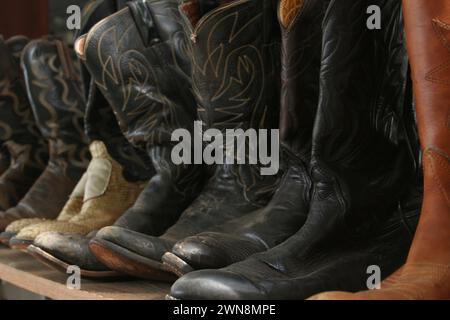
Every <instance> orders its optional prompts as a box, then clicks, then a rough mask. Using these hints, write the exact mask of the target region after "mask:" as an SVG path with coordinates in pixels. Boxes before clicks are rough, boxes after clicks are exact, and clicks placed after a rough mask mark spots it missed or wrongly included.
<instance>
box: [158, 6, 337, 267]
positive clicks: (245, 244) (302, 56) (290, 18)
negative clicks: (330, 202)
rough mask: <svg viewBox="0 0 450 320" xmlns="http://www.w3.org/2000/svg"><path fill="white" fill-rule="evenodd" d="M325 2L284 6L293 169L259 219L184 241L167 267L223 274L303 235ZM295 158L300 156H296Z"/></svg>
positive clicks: (284, 106)
mask: <svg viewBox="0 0 450 320" xmlns="http://www.w3.org/2000/svg"><path fill="white" fill-rule="evenodd" d="M328 2H329V1H328V0H325V1H309V0H307V1H291V0H288V1H281V2H280V7H279V14H278V15H279V17H280V24H281V30H282V45H283V47H282V88H281V89H282V90H281V121H280V130H281V139H282V141H283V143H284V147H285V148H286V149H288V150H289V151H290V152H289V151H287V150H286V151H285V152H284V153H282V154H281V156H282V157H283V156H284V158H285V159H284V161H287V162H288V164H287V165H286V166H287V167H289V169H288V170H287V172H286V174H285V176H284V177H283V180H282V182H281V183H280V186H279V187H278V189H277V191H276V192H275V195H274V197H273V198H272V200H271V201H270V203H269V204H268V205H267V206H266V207H265V208H264V209H261V210H259V211H256V212H254V213H251V214H248V215H245V216H244V217H242V218H238V219H235V220H232V221H230V222H228V223H226V224H224V225H223V226H220V227H218V228H215V229H214V230H213V231H214V232H205V233H201V234H198V235H196V236H192V237H189V238H186V239H184V240H182V241H179V242H178V243H177V244H176V245H175V246H174V247H173V249H172V253H166V254H165V255H164V257H163V261H164V263H165V264H166V265H167V267H168V268H170V269H171V270H173V272H174V273H176V274H177V275H183V274H184V273H186V272H189V271H192V270H193V269H209V268H211V269H218V268H222V267H226V266H227V265H230V264H232V263H234V262H238V261H241V260H244V259H246V258H247V257H249V256H250V255H252V254H254V253H257V252H262V251H266V250H267V249H269V248H272V247H274V246H276V245H278V244H280V243H281V242H283V241H284V240H286V239H287V238H289V237H290V236H292V235H293V234H294V233H295V232H297V231H298V230H299V229H300V227H301V226H302V225H303V223H304V222H305V220H306V216H307V213H308V209H309V200H310V199H309V198H310V196H309V195H310V188H311V185H312V183H311V179H310V177H309V174H308V169H307V166H308V164H309V162H310V158H311V141H312V128H313V125H314V119H315V115H316V110H317V103H318V100H319V70H320V52H321V48H322V41H321V38H322V29H321V26H322V19H323V16H324V13H325V10H326V8H327V5H328ZM292 153H294V156H292V155H291V154H292Z"/></svg>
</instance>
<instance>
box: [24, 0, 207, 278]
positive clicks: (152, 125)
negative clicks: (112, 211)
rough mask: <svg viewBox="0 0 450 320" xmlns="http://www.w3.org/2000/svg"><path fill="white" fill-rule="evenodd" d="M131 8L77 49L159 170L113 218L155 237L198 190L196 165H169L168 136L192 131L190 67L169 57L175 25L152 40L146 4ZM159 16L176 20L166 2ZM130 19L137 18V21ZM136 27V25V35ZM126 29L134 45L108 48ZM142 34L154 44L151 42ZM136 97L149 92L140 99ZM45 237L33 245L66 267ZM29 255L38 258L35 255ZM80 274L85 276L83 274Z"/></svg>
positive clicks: (136, 142) (132, 138)
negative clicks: (132, 202)
mask: <svg viewBox="0 0 450 320" xmlns="http://www.w3.org/2000/svg"><path fill="white" fill-rule="evenodd" d="M173 3H174V2H172V3H171V5H172V8H176V6H174V5H173ZM132 10H133V13H134V16H133V15H131V14H130V10H128V9H127V10H124V11H121V12H119V13H118V14H116V15H114V16H113V18H114V19H111V20H110V19H105V20H103V21H102V22H101V23H100V24H99V25H98V26H96V27H94V28H93V29H92V31H91V32H90V33H89V34H88V36H89V37H90V36H91V35H92V34H93V33H94V36H93V38H94V39H95V38H96V37H97V36H101V35H103V37H101V38H102V39H103V40H104V41H103V42H101V43H96V42H95V40H92V42H93V43H92V42H89V43H86V48H85V49H84V48H83V47H84V45H82V46H80V43H79V42H78V43H77V48H78V49H81V50H80V51H81V52H80V53H81V57H82V59H83V60H85V61H84V62H85V65H86V66H87V67H88V68H89V69H90V71H91V74H92V75H93V79H94V80H96V86H98V88H99V89H100V91H101V92H102V94H104V96H105V97H107V98H108V100H109V101H110V102H111V104H112V105H113V109H114V113H115V115H116V117H117V119H118V121H119V124H120V126H121V128H122V131H123V132H124V134H125V136H126V137H127V139H128V140H129V141H131V142H133V144H134V145H135V146H137V147H139V148H140V149H141V150H144V151H146V152H147V154H148V155H149V156H148V158H149V159H151V160H152V162H153V164H154V167H155V169H156V172H157V174H156V175H155V176H154V177H153V178H152V179H151V180H150V182H149V183H148V185H147V187H146V189H145V190H144V191H143V192H142V194H141V195H140V196H139V198H138V199H137V201H136V203H135V205H134V206H133V207H132V208H130V210H128V211H127V212H126V213H125V214H124V215H123V217H122V218H121V219H119V221H118V222H117V224H120V225H121V226H123V227H128V228H132V229H134V230H137V231H140V232H149V233H150V234H155V235H159V234H161V233H162V232H164V230H166V229H167V228H168V227H169V226H170V225H172V224H173V223H175V222H176V220H177V219H178V217H179V215H180V214H181V212H182V211H183V210H184V209H185V208H186V207H187V206H188V205H189V204H190V203H191V202H192V200H193V199H194V198H195V197H196V196H197V194H198V193H199V191H200V189H201V187H202V179H203V178H202V174H201V173H202V171H203V170H202V168H201V167H194V166H175V165H173V164H172V163H171V149H172V142H171V133H172V131H173V130H174V129H178V128H186V129H188V130H191V131H192V127H193V123H194V120H195V101H194V99H193V97H192V94H191V93H190V86H189V82H188V77H187V75H186V72H187V70H188V69H189V65H188V64H186V61H183V59H182V57H180V58H179V59H178V58H177V60H172V59H171V55H170V54H169V53H170V52H171V51H170V50H171V48H174V44H172V41H173V42H174V43H175V44H176V45H179V44H180V43H178V41H181V40H183V39H182V38H180V36H181V37H183V35H182V33H180V32H179V29H180V28H179V27H178V28H174V29H173V30H172V27H173V26H175V27H176V26H177V22H174V23H172V24H170V23H167V24H166V25H165V26H167V28H166V29H164V28H160V29H159V31H160V34H157V33H155V32H156V29H155V28H152V25H151V21H148V20H146V17H145V16H144V14H146V13H147V8H146V7H145V4H144V6H142V3H140V4H136V6H133V7H132ZM160 10H161V12H162V13H163V14H165V16H166V17H171V19H170V20H169V21H170V22H172V21H175V20H174V19H173V14H174V11H171V10H170V3H169V8H167V6H166V4H165V3H162V2H161V7H160ZM175 12H176V11H175ZM116 18H118V19H119V20H120V21H121V23H120V24H117V28H118V30H110V26H111V25H110V23H112V25H116V20H115V19H116ZM133 18H134V19H136V20H137V19H139V20H137V23H136V22H135V20H134V19H133ZM145 23H150V25H147V24H145ZM136 24H137V25H139V29H138V28H137V27H136ZM122 29H123V30H122ZM108 31H109V32H108ZM124 31H127V33H126V34H127V37H126V39H128V40H134V41H133V42H130V41H128V42H126V43H122V44H121V45H119V46H118V47H117V46H114V45H112V44H113V43H115V42H114V41H115V39H114V36H115V35H116V34H123V33H124ZM116 32H117V33H116ZM147 32H148V34H147ZM147 35H151V36H152V37H155V38H154V39H149V38H148V37H147ZM81 39H84V38H81ZM148 40H152V42H149V41H148ZM158 40H159V42H160V43H162V45H161V46H159V47H158V49H159V50H163V51H158V50H154V48H153V47H152V45H154V44H155V43H157V41H158ZM80 41H83V40H80ZM122 45H126V46H125V47H123V46H122ZM97 46H99V47H100V49H101V50H99V51H98V52H99V53H100V54H101V55H97ZM111 50H112V51H111ZM164 50H165V51H164ZM180 54H181V53H180ZM108 56H111V57H112V58H113V60H112V61H111V62H112V64H111V65H108V66H107V69H106V70H104V69H103V67H102V66H103V65H104V64H103V59H104V58H105V57H108ZM121 57H125V59H126V61H129V64H128V63H127V64H123V65H122V64H121V63H122V62H123V61H121V60H120V59H119V58H121ZM116 58H117V59H116ZM166 65H172V69H173V70H171V72H167V70H164V71H162V66H164V67H165V66H166ZM98 68H100V70H99V69H98ZM136 68H138V69H139V70H140V73H138V74H136V70H137V69H136ZM183 69H184V70H183ZM103 72H110V73H108V75H109V76H112V75H113V74H117V75H118V74H121V75H122V76H123V78H120V79H116V78H110V77H103ZM160 79H166V80H165V81H161V80H160ZM116 80H118V81H120V85H119V88H123V89H124V90H123V91H122V90H117V83H116ZM146 80H148V82H146ZM136 84H140V86H136ZM141 92H148V94H145V95H143V96H142V95H141ZM166 95H167V97H166ZM169 203H170V204H169ZM49 238H52V236H51V235H42V236H40V237H38V238H37V239H36V241H35V246H34V247H38V248H39V249H40V250H44V251H47V252H51V253H53V254H54V255H57V256H58V257H57V258H58V259H59V260H61V261H68V260H69V259H66V258H70V255H69V254H68V255H67V257H65V256H64V255H63V254H62V253H61V252H63V251H64V250H59V249H58V247H60V246H58V244H57V243H56V242H53V241H51V240H49ZM55 239H56V237H55ZM67 239H68V241H69V242H70V243H75V242H79V243H80V244H81V242H84V241H85V239H83V238H81V239H78V240H74V239H69V237H67ZM32 250H34V248H33V249H32ZM34 251H35V253H38V252H37V250H34ZM68 251H70V249H69V250H68ZM38 254H39V253H38ZM83 256H84V257H86V256H87V255H83ZM84 260H85V261H91V262H92V261H93V260H89V259H84ZM83 269H84V270H85V271H88V270H92V269H94V270H99V269H100V268H99V267H98V266H97V265H92V264H89V265H86V266H83ZM86 269H87V270H86ZM105 271H106V270H105ZM86 274H89V273H88V272H86ZM91 274H92V273H91ZM98 274H99V273H98Z"/></svg>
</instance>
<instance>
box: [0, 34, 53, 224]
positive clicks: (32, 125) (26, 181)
mask: <svg viewBox="0 0 450 320" xmlns="http://www.w3.org/2000/svg"><path fill="white" fill-rule="evenodd" d="M27 43H28V39H27V38H25V37H21V36H17V37H13V38H11V39H8V40H6V41H5V40H4V39H3V38H2V37H1V36H0V145H1V149H2V150H6V151H7V153H8V154H9V156H10V165H9V167H8V169H7V170H6V171H5V172H3V174H2V175H1V177H0V211H2V210H7V209H9V208H11V207H13V206H15V205H16V204H17V203H18V202H19V200H20V199H21V198H22V197H23V196H24V195H25V194H26V193H27V191H28V190H29V189H30V187H31V186H32V185H33V183H34V182H35V181H36V179H37V178H38V177H39V175H40V174H41V173H42V171H43V170H44V169H45V165H46V163H47V159H48V147H47V144H46V142H45V140H44V139H43V137H42V135H41V134H40V133H39V130H38V128H37V125H36V121H35V119H34V117H33V112H32V109H31V106H30V102H29V101H28V99H27V95H26V89H25V84H24V79H23V73H22V72H21V70H20V55H21V53H22V50H23V48H24V46H25V45H26V44H27ZM2 155H3V152H2ZM2 159H3V156H2ZM2 163H3V161H2ZM2 216H3V213H1V212H0V225H1V224H2V222H1V220H2ZM0 230H1V228H0Z"/></svg>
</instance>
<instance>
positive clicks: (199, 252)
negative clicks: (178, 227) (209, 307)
mask: <svg viewBox="0 0 450 320" xmlns="http://www.w3.org/2000/svg"><path fill="white" fill-rule="evenodd" d="M265 250H267V248H266V247H264V246H262V245H260V244H257V243H254V242H251V241H249V240H248V239H246V238H243V237H240V236H236V235H231V234H225V233H216V232H205V233H201V234H199V235H196V236H192V237H189V238H186V239H184V240H182V241H179V242H178V243H176V244H175V246H174V247H173V248H172V253H174V254H175V255H177V256H178V257H179V258H181V259H182V260H184V261H185V262H186V263H188V264H189V265H190V266H191V267H193V268H194V269H220V268H224V267H226V266H228V265H230V264H232V263H235V262H239V261H242V260H245V259H246V258H248V257H249V256H251V255H253V254H255V253H258V252H261V251H265Z"/></svg>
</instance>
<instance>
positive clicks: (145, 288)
mask: <svg viewBox="0 0 450 320" xmlns="http://www.w3.org/2000/svg"><path fill="white" fill-rule="evenodd" d="M67 277H68V275H66V274H64V273H61V272H58V271H55V270H52V269H50V268H49V267H47V266H45V265H44V264H42V263H40V262H38V261H37V260H35V259H34V258H32V257H31V256H29V255H28V254H26V253H22V252H18V251H13V250H10V249H6V248H4V247H0V279H2V280H4V281H6V282H9V283H11V284H13V285H15V286H17V287H19V288H22V289H25V290H28V291H30V292H33V293H36V294H38V295H42V296H45V297H48V298H50V299H55V300H72V299H76V300H161V299H164V297H165V296H166V294H167V293H168V292H169V291H170V284H167V283H157V282H149V281H142V280H133V279H123V280H119V281H104V280H102V281H93V280H89V279H85V278H82V279H81V290H71V289H68V288H67V286H66V281H67Z"/></svg>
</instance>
